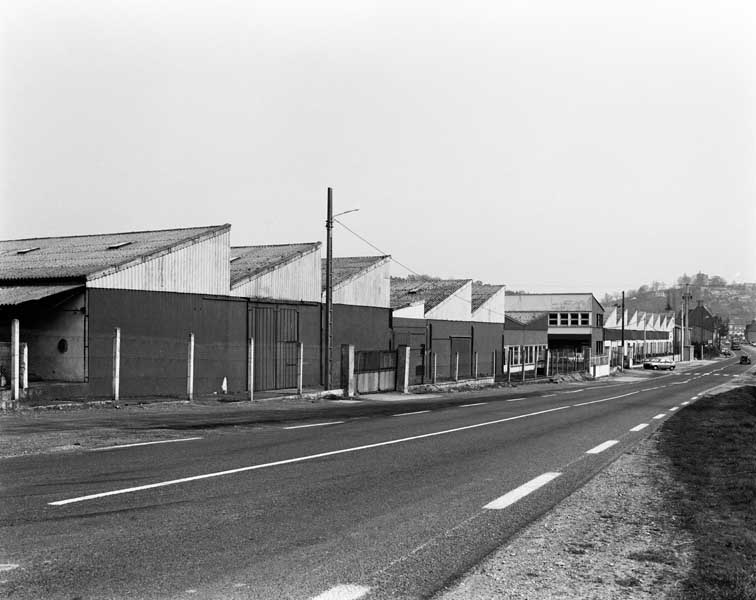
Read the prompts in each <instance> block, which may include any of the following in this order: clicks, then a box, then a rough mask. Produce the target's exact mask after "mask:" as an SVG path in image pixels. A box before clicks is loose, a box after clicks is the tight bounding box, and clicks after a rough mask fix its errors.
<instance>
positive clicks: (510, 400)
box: [507, 396, 525, 402]
mask: <svg viewBox="0 0 756 600" xmlns="http://www.w3.org/2000/svg"><path fill="white" fill-rule="evenodd" d="M518 400H525V396H523V397H522V398H509V399H507V402H517V401H518Z"/></svg>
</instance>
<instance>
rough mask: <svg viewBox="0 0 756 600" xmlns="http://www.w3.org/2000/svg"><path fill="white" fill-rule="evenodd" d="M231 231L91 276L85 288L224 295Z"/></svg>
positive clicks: (227, 276)
mask: <svg viewBox="0 0 756 600" xmlns="http://www.w3.org/2000/svg"><path fill="white" fill-rule="evenodd" d="M230 245H231V232H230V230H229V229H226V230H224V231H222V232H221V233H219V234H218V235H216V236H213V237H211V238H209V239H205V240H201V241H199V242H195V243H193V244H191V245H189V246H186V247H183V248H178V249H176V250H171V251H169V252H167V253H165V254H162V255H160V256H157V257H155V258H152V259H148V260H146V261H144V262H141V263H139V264H135V265H134V266H131V267H127V268H125V269H122V270H118V271H115V272H113V273H110V274H105V275H102V276H100V277H95V278H93V279H92V280H89V281H87V287H91V288H106V289H120V290H146V291H156V292H184V293H191V294H223V295H225V294H228V287H229V281H230V265H229V262H228V261H229V252H230Z"/></svg>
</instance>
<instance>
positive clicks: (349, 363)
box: [341, 344, 354, 398]
mask: <svg viewBox="0 0 756 600" xmlns="http://www.w3.org/2000/svg"><path fill="white" fill-rule="evenodd" d="M341 387H342V389H343V390H344V396H346V397H347V398H351V397H353V396H354V346H353V345H352V344H341Z"/></svg>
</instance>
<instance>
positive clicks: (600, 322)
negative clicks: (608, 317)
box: [596, 313, 604, 327]
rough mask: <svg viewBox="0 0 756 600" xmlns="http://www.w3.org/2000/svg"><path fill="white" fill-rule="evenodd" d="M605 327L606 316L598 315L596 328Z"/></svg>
mask: <svg viewBox="0 0 756 600" xmlns="http://www.w3.org/2000/svg"><path fill="white" fill-rule="evenodd" d="M603 326H604V315H602V314H601V313H598V314H596V327H603Z"/></svg>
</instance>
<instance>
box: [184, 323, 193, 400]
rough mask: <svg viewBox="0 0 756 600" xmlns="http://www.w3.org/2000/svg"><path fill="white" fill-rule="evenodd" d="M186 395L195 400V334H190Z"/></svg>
mask: <svg viewBox="0 0 756 600" xmlns="http://www.w3.org/2000/svg"><path fill="white" fill-rule="evenodd" d="M186 397H187V399H188V400H189V401H190V402H191V401H192V400H194V334H193V333H190V334H189V348H188V352H187V358H186Z"/></svg>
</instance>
